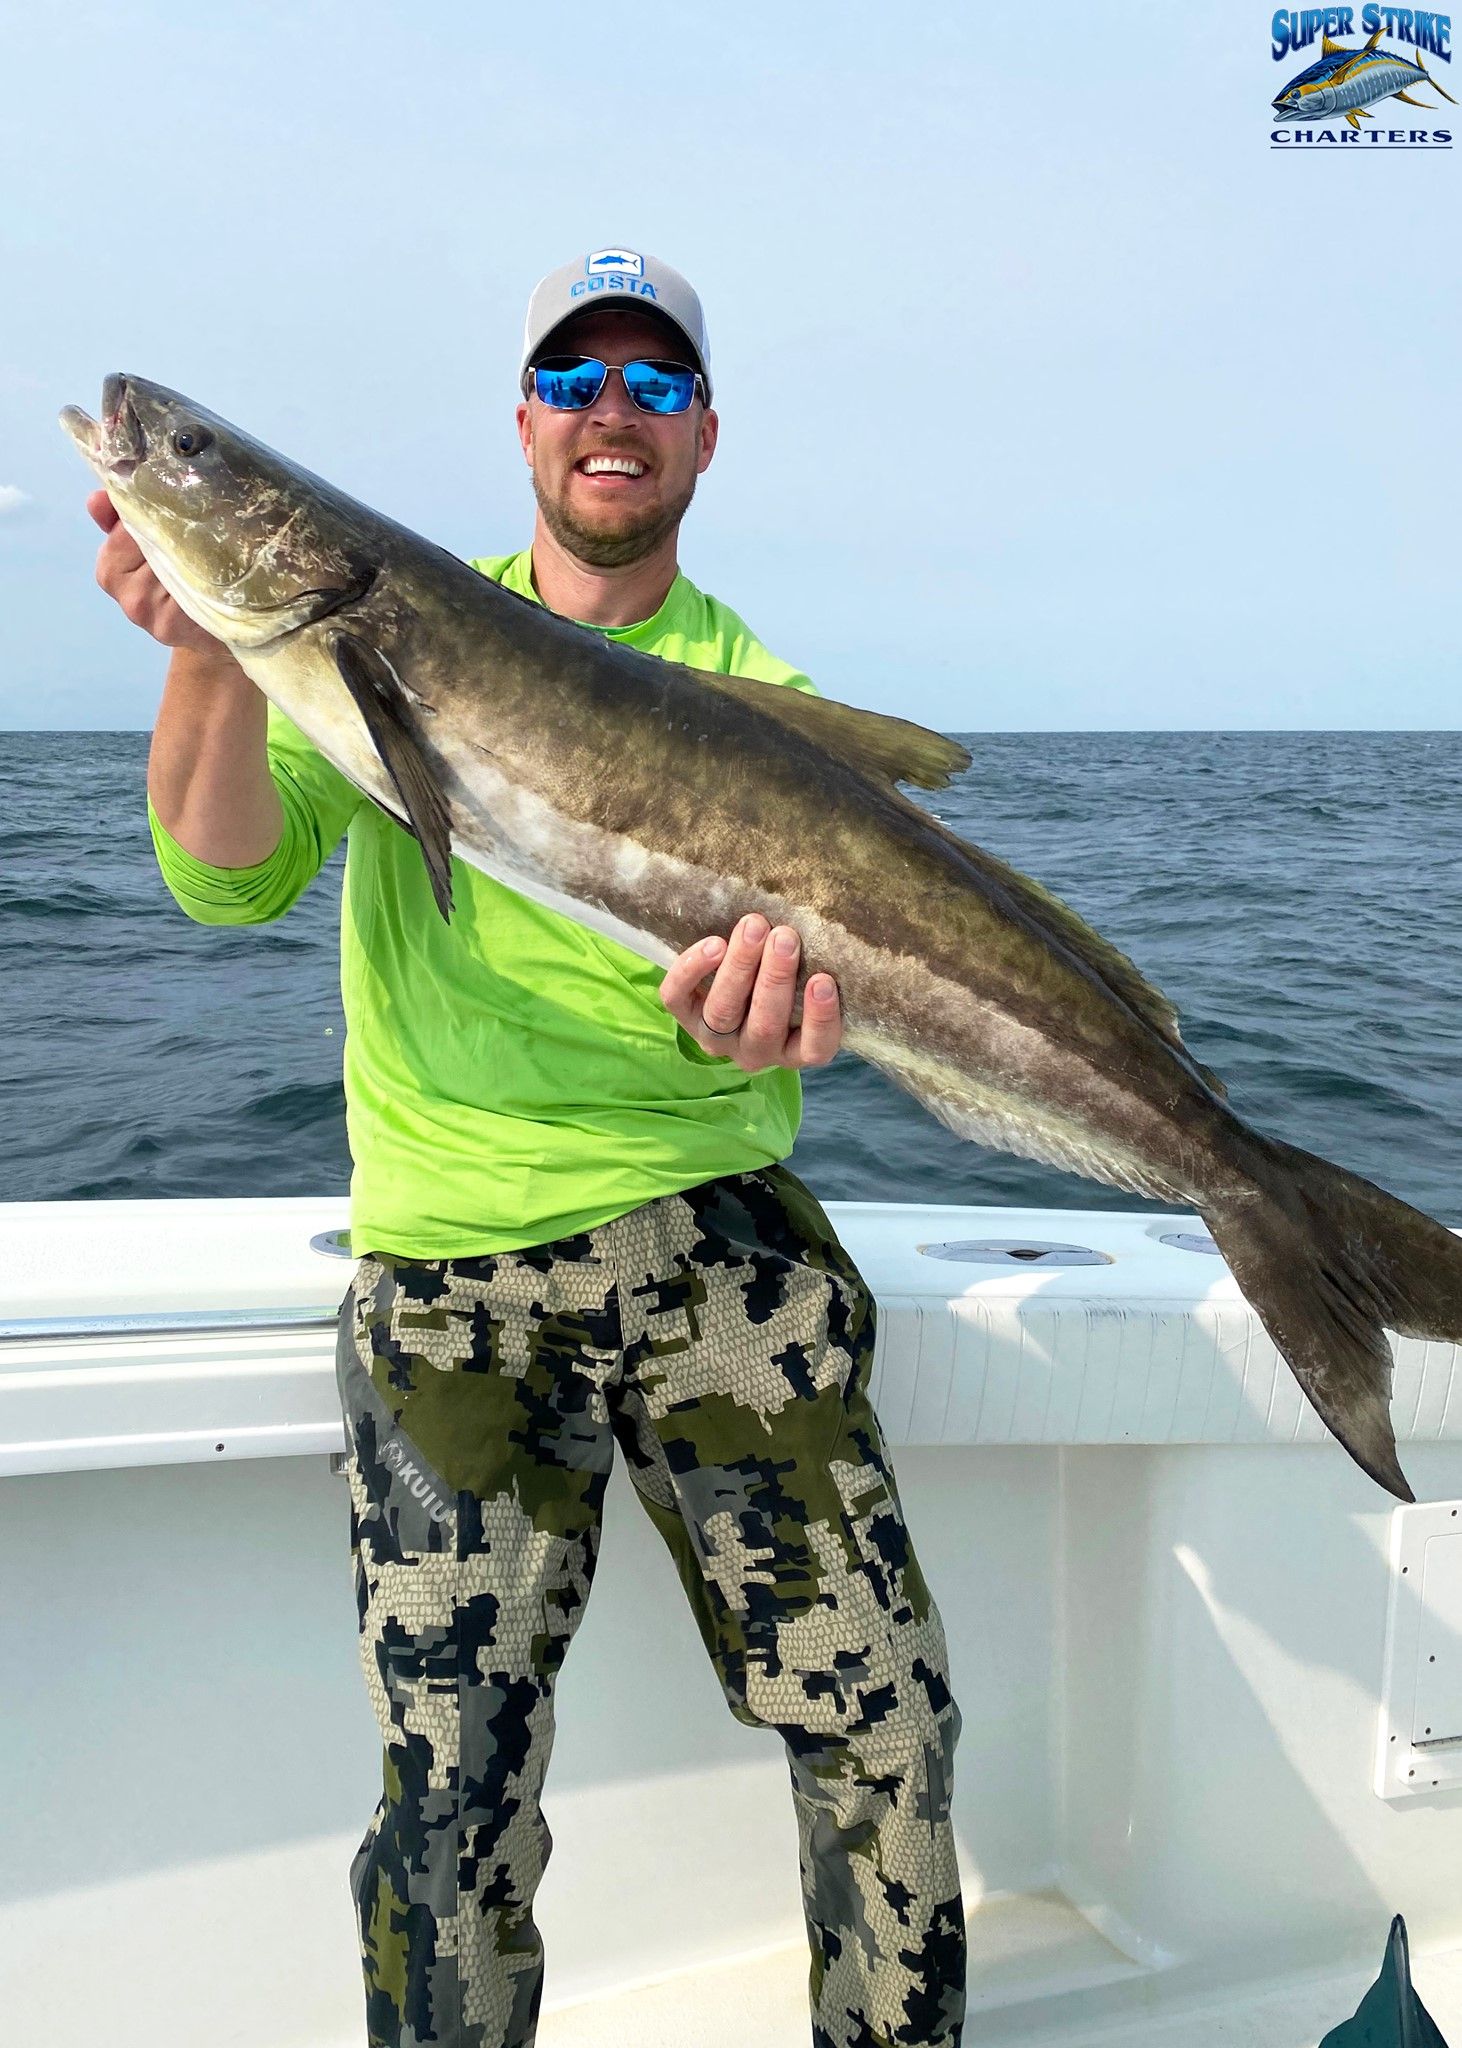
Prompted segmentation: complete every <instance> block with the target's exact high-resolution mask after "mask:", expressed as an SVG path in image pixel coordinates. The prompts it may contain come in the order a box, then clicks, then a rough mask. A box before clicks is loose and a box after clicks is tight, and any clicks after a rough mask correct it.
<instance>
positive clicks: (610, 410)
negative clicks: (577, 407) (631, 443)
mask: <svg viewBox="0 0 1462 2048" xmlns="http://www.w3.org/2000/svg"><path fill="white" fill-rule="evenodd" d="M638 410H639V408H638V407H637V406H636V405H635V403H634V400H633V399H632V398H631V397H630V395H629V390H628V387H627V386H626V384H625V381H624V372H623V370H621V369H620V367H619V365H618V364H617V363H611V364H610V365H609V374H608V376H607V377H606V378H605V379H604V389H603V390H602V391H601V392H600V394H599V396H598V397H597V398H596V399H595V400H594V403H593V406H592V407H591V408H590V413H591V417H592V418H594V419H596V420H603V421H605V422H606V423H608V424H621V423H623V422H624V421H625V420H630V419H634V418H635V417H636V416H637V414H638Z"/></svg>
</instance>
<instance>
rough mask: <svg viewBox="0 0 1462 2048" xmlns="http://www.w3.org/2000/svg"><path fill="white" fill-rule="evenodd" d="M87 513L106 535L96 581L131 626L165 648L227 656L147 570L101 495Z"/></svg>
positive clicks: (92, 499) (97, 494)
mask: <svg viewBox="0 0 1462 2048" xmlns="http://www.w3.org/2000/svg"><path fill="white" fill-rule="evenodd" d="M86 509H87V511H88V512H89V513H90V514H91V516H92V518H93V519H94V520H95V521H96V523H97V525H98V526H99V527H100V528H101V530H102V532H103V533H104V534H105V535H106V539H105V540H104V541H103V542H102V544H101V548H100V550H99V551H98V554H97V558H96V580H97V582H98V583H99V584H100V585H101V587H102V589H103V590H104V591H105V592H106V594H107V596H108V597H110V598H114V599H115V600H116V602H117V603H118V604H119V605H120V606H121V607H122V610H123V612H124V613H125V614H126V616H127V617H128V618H129V619H130V620H131V621H132V623H133V625H134V626H140V627H141V628H142V630H143V632H144V633H150V634H151V635H152V637H153V639H154V640H160V641H161V642H162V644H163V646H164V647H190V648H193V649H195V650H196V651H197V652H198V653H200V654H227V652H228V650H227V649H226V648H225V647H224V645H223V642H222V641H221V640H215V639H214V637H213V635H212V634H211V633H205V632H204V630H203V628H202V627H201V626H198V625H195V624H194V623H193V621H192V620H191V619H190V618H189V617H188V614H187V613H186V612H185V611H184V610H183V608H182V606H181V605H180V604H178V603H177V601H176V600H175V599H174V598H171V597H169V596H168V594H167V592H166V591H165V590H164V589H163V587H162V585H161V584H160V583H159V582H158V580H157V578H156V576H154V574H153V573H152V571H151V569H149V568H148V566H147V561H146V558H145V557H144V555H143V553H142V550H141V548H140V547H138V545H137V543H136V541H135V540H133V538H132V536H131V534H130V533H128V531H127V529H126V527H125V526H123V525H122V523H121V520H120V518H119V517H118V514H117V508H116V506H115V505H114V504H113V503H112V501H111V499H110V498H109V497H108V496H107V494H106V492H105V491H93V492H92V494H91V496H90V497H89V498H88V499H87V501H86Z"/></svg>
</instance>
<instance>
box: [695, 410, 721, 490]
mask: <svg viewBox="0 0 1462 2048" xmlns="http://www.w3.org/2000/svg"><path fill="white" fill-rule="evenodd" d="M720 431H721V419H720V415H719V414H718V413H716V412H713V411H712V409H711V407H710V406H707V407H706V409H705V411H704V412H703V413H702V414H701V428H700V448H699V450H698V452H697V455H696V463H695V473H696V475H697V476H704V475H705V473H706V471H707V470H708V469H709V468H710V466H711V457H712V456H713V455H714V454H715V452H716V439H717V436H718V435H719V434H720Z"/></svg>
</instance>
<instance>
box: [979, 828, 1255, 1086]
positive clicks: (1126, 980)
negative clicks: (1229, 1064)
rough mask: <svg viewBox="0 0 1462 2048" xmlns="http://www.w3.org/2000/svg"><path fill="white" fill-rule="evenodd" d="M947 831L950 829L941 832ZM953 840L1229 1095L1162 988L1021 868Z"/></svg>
mask: <svg viewBox="0 0 1462 2048" xmlns="http://www.w3.org/2000/svg"><path fill="white" fill-rule="evenodd" d="M941 829H943V830H945V831H946V832H947V830H948V828H947V827H945V828H941ZM948 836H950V837H951V838H955V839H956V840H957V841H958V844H959V845H961V846H962V847H963V848H964V850H965V852H966V853H967V854H968V855H969V856H970V857H971V858H972V859H973V860H975V861H976V862H977V863H978V865H979V866H980V867H981V868H982V869H983V870H984V872H985V874H986V875H987V876H988V877H989V879H990V880H991V881H992V882H994V883H996V884H997V885H998V886H999V887H1000V888H1001V889H1003V890H1004V891H1005V893H1006V894H1007V895H1008V896H1009V897H1010V898H1011V900H1012V901H1013V902H1014V903H1015V904H1016V905H1017V907H1018V908H1019V909H1021V910H1022V911H1024V912H1025V914H1026V916H1027V917H1029V918H1030V919H1031V920H1032V922H1033V923H1035V924H1037V925H1039V926H1040V927H1041V929H1042V930H1043V931H1044V932H1046V933H1048V934H1049V936H1050V937H1052V938H1053V939H1055V940H1056V941H1057V943H1058V944H1059V945H1061V946H1063V947H1064V948H1065V949H1066V951H1067V952H1068V953H1070V954H1072V955H1074V957H1075V958H1076V959H1078V960H1080V961H1081V962H1083V963H1084V965H1086V966H1087V967H1089V968H1091V970H1092V971H1093V973H1095V974H1097V975H1098V976H1099V977H1100V978H1101V980H1102V981H1104V982H1105V983H1106V985H1107V987H1108V988H1109V989H1111V991H1112V993H1113V994H1114V995H1116V996H1119V997H1120V998H1121V1000H1122V1001H1123V1002H1124V1003H1125V1004H1126V1005H1127V1007H1128V1009H1129V1010H1131V1011H1133V1012H1134V1013H1135V1014H1136V1015H1137V1016H1139V1017H1140V1018H1141V1019H1142V1021H1143V1022H1144V1023H1145V1024H1150V1025H1151V1026H1152V1028H1153V1030H1154V1031H1156V1032H1157V1033H1158V1035H1159V1036H1160V1037H1162V1038H1165V1039H1166V1040H1167V1042H1168V1044H1169V1045H1170V1046H1172V1048H1173V1050H1174V1051H1175V1052H1179V1053H1181V1054H1182V1056H1183V1058H1184V1060H1185V1061H1186V1062H1187V1064H1188V1065H1189V1067H1191V1068H1192V1069H1193V1071H1194V1072H1195V1073H1196V1074H1197V1075H1198V1076H1199V1077H1200V1079H1202V1080H1203V1081H1204V1082H1205V1083H1206V1084H1207V1085H1208V1087H1210V1088H1211V1089H1212V1090H1213V1092H1214V1094H1215V1095H1219V1096H1226V1095H1227V1093H1228V1090H1227V1089H1226V1088H1225V1087H1224V1084H1223V1082H1222V1081H1221V1080H1220V1079H1219V1077H1218V1075H1217V1074H1215V1073H1214V1072H1213V1071H1212V1069H1211V1068H1209V1067H1205V1066H1204V1065H1203V1064H1202V1063H1201V1062H1200V1061H1198V1060H1196V1059H1194V1057H1193V1055H1192V1053H1191V1052H1189V1050H1188V1048H1187V1046H1186V1045H1184V1043H1183V1035H1182V1033H1181V1032H1180V1031H1179V1029H1178V1013H1177V1011H1176V1010H1175V1009H1174V1008H1173V1006H1172V1004H1171V1003H1170V1002H1169V1001H1168V999H1167V997H1166V996H1165V995H1163V994H1162V992H1161V991H1160V990H1159V989H1155V988H1154V987H1153V985H1152V983H1151V982H1150V981H1147V980H1145V979H1144V977H1143V975H1142V972H1141V970H1140V969H1139V968H1138V967H1136V966H1135V965H1134V964H1133V962H1132V961H1130V960H1129V959H1128V958H1127V955H1126V954H1125V953H1122V952H1119V951H1118V950H1117V948H1116V947H1115V946H1114V945H1112V944H1111V942H1110V941H1109V940H1107V939H1104V938H1103V937H1102V935H1101V933H1100V932H1098V931H1093V930H1092V928H1091V926H1090V925H1089V924H1088V923H1087V922H1086V919H1085V918H1084V917H1081V916H1079V915H1078V914H1077V912H1076V911H1074V910H1073V909H1072V908H1071V906H1070V905H1069V904H1067V903H1063V902H1062V901H1061V898H1060V897H1059V896H1053V895H1052V894H1051V891H1050V890H1049V889H1046V888H1043V887H1042V885H1041V884H1040V883H1039V882H1036V881H1032V879H1031V877H1030V876H1029V875H1023V874H1021V872H1020V871H1019V869H1018V868H1012V867H1007V866H1006V864H1005V862H1004V861H1003V860H997V859H996V858H995V856H994V855H993V854H991V853H986V852H985V851H984V849H983V848H982V847H976V846H971V845H970V843H969V842H968V840H962V839H959V838H958V835H957V834H954V833H950V834H949V835H948Z"/></svg>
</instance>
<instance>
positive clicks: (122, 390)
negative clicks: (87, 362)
mask: <svg viewBox="0 0 1462 2048" xmlns="http://www.w3.org/2000/svg"><path fill="white" fill-rule="evenodd" d="M101 411H102V416H101V419H100V420H99V421H98V420H94V419H93V418H92V417H91V415H90V414H89V413H86V412H83V411H82V409H81V407H80V406H79V405H68V406H66V407H65V408H64V410H63V411H62V414H61V424H62V426H63V427H64V428H65V429H66V432H67V433H68V434H69V435H70V436H71V438H72V440H73V441H74V442H75V443H76V445H77V447H78V448H79V449H80V450H81V452H82V454H83V455H84V456H85V457H86V459H87V461H88V462H89V463H90V464H91V466H92V468H93V469H94V470H95V471H96V472H97V474H98V475H99V476H100V477H101V478H102V479H103V481H104V482H107V483H118V484H125V483H128V482H130V480H131V477H132V473H133V471H134V470H135V469H136V468H137V465H138V463H139V462H143V461H145V460H146V458H147V436H146V434H145V433H144V432H143V430H142V421H141V420H140V419H139V418H138V415H137V408H136V407H135V406H134V405H133V403H132V397H131V393H130V392H129V391H128V389H127V379H126V378H125V377H124V376H123V375H122V373H121V372H120V371H118V370H114V371H112V373H111V374H110V376H108V377H107V378H106V379H105V381H104V382H103V384H102V406H101Z"/></svg>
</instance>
